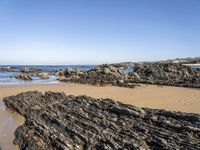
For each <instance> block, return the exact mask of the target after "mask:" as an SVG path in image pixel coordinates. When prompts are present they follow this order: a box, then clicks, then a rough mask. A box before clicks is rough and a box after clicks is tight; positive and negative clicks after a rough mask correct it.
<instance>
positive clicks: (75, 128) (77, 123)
mask: <svg viewBox="0 0 200 150" xmlns="http://www.w3.org/2000/svg"><path fill="white" fill-rule="evenodd" d="M3 101H4V103H5V105H6V106H7V107H8V108H10V109H11V110H13V111H16V112H18V113H20V114H21V115H23V116H24V117H25V119H26V121H25V123H24V124H23V125H22V126H20V127H18V128H17V130H16V131H15V139H14V143H15V144H18V145H19V147H20V149H21V150H22V149H27V150H29V149H34V150H43V149H54V150H62V149H63V150H64V149H69V150H70V149H99V150H100V149H108V150H109V149H110V150H111V149H136V150H144V149H155V150H156V149H174V150H175V149H177V150H178V149H184V150H191V149H192V150H197V149H200V142H199V139H200V115H199V114H189V113H181V112H170V111H165V110H157V109H148V108H143V109H141V108H138V107H135V106H132V105H126V104H123V103H120V102H117V101H113V100H111V99H93V98H91V97H87V96H78V97H75V96H66V95H65V94H64V93H53V92H46V93H45V94H44V95H43V94H42V93H40V92H38V91H34V92H26V93H21V94H19V95H17V96H11V97H7V98H4V100H3Z"/></svg>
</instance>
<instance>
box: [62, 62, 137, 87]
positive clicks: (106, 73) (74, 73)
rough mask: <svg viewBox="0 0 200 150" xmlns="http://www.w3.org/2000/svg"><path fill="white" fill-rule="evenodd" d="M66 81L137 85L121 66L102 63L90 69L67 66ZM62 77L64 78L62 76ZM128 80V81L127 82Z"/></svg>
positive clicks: (121, 85) (103, 84) (101, 84)
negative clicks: (129, 78)
mask: <svg viewBox="0 0 200 150" xmlns="http://www.w3.org/2000/svg"><path fill="white" fill-rule="evenodd" d="M64 76H65V78H66V80H62V81H65V82H75V83H82V84H92V85H100V86H105V85H112V86H120V87H130V88H133V87H135V84H134V83H133V82H130V80H128V74H126V73H123V72H122V71H121V70H120V69H119V68H116V67H114V66H111V65H101V66H97V67H96V68H94V69H91V70H88V71H81V70H79V69H72V68H67V69H66V70H65V71H64ZM61 79H62V78H61ZM125 81H126V82H125Z"/></svg>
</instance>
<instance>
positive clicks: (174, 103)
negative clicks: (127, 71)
mask: <svg viewBox="0 0 200 150" xmlns="http://www.w3.org/2000/svg"><path fill="white" fill-rule="evenodd" d="M32 90H39V91H42V92H44V91H56V92H65V93H66V94H67V95H88V96H92V97H94V98H112V99H114V100H118V101H121V102H124V103H127V104H132V105H135V106H139V107H149V108H159V109H166V110H172V111H182V112H189V113H200V89H192V88H181V87H170V86H162V87H161V86H155V85H141V86H139V87H136V88H134V89H130V88H121V87H96V86H89V85H80V84H71V83H60V84H46V85H28V86H13V87H0V99H2V98H3V97H5V96H10V95H15V94H18V93H20V92H25V91H32Z"/></svg>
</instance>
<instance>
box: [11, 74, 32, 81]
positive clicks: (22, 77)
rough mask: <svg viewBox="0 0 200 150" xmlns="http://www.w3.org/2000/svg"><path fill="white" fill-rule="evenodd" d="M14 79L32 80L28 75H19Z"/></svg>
mask: <svg viewBox="0 0 200 150" xmlns="http://www.w3.org/2000/svg"><path fill="white" fill-rule="evenodd" d="M15 78H16V79H20V80H33V79H32V76H31V75H28V74H20V75H17V76H15Z"/></svg>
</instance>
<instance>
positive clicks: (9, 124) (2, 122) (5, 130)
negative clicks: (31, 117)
mask: <svg viewBox="0 0 200 150" xmlns="http://www.w3.org/2000/svg"><path fill="white" fill-rule="evenodd" d="M23 122H24V118H23V117H22V116H20V115H19V114H17V113H13V112H11V111H10V110H8V109H6V106H5V105H4V103H3V101H2V100H0V147H1V149H2V150H17V149H18V147H17V146H16V145H14V144H13V140H14V131H15V129H16V128H17V127H18V126H20V125H22V124H23Z"/></svg>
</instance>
